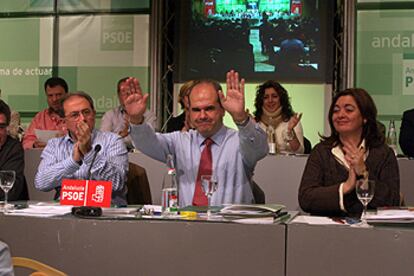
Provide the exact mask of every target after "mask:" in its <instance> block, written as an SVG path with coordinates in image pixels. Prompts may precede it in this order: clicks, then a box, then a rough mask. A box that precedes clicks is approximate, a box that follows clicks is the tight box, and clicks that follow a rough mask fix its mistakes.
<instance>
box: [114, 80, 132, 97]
mask: <svg viewBox="0 0 414 276" xmlns="http://www.w3.org/2000/svg"><path fill="white" fill-rule="evenodd" d="M127 79H129V77H125V78H122V79H120V80H119V81H118V84H117V85H116V89H117V92H118V94H119V92H121V84H122V83H123V82H125V81H126V80H127Z"/></svg>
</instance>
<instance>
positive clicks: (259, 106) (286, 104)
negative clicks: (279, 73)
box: [253, 80, 293, 122]
mask: <svg viewBox="0 0 414 276" xmlns="http://www.w3.org/2000/svg"><path fill="white" fill-rule="evenodd" d="M268 88H273V89H274V90H275V91H276V93H277V94H278V96H279V101H280V106H281V107H282V118H283V120H284V121H288V120H289V119H290V117H292V116H293V109H292V106H291V104H290V100H289V94H288V92H287V90H286V89H285V88H284V87H283V86H282V85H281V84H280V83H278V82H277V81H273V80H268V81H266V82H264V83H263V84H261V85H259V86H258V87H257V91H256V98H255V100H254V107H255V108H256V110H255V111H254V113H253V114H254V117H255V119H256V121H258V122H259V121H260V119H261V118H262V115H263V102H264V96H265V90H266V89H268Z"/></svg>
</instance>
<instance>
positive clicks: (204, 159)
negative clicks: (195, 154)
mask: <svg viewBox="0 0 414 276" xmlns="http://www.w3.org/2000/svg"><path fill="white" fill-rule="evenodd" d="M203 143H204V145H205V147H204V149H203V151H202V152H201V158H200V166H199V167H198V174H197V180H196V186H195V190H194V197H193V205H195V206H207V205H208V199H207V196H206V195H205V194H204V192H203V188H202V187H201V176H202V175H211V173H212V172H213V158H212V157H211V148H210V146H211V145H212V144H213V143H214V142H213V140H211V139H210V138H207V139H206V140H204V142H203Z"/></svg>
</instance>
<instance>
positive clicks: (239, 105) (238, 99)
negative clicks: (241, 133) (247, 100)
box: [219, 70, 248, 123]
mask: <svg viewBox="0 0 414 276" xmlns="http://www.w3.org/2000/svg"><path fill="white" fill-rule="evenodd" d="M226 83H227V92H226V95H224V94H223V91H219V96H220V101H221V105H222V106H223V108H224V109H225V110H226V111H227V112H229V113H230V115H231V116H232V117H233V120H234V121H235V122H236V123H237V122H243V121H244V120H245V119H246V118H247V116H248V114H247V113H246V111H245V109H244V79H241V80H239V73H237V72H235V71H234V70H231V71H230V72H228V73H227V76H226Z"/></svg>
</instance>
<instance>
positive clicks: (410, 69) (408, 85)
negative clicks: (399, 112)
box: [402, 59, 414, 95]
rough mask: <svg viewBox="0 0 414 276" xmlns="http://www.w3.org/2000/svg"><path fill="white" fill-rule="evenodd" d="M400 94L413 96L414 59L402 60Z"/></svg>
mask: <svg viewBox="0 0 414 276" xmlns="http://www.w3.org/2000/svg"><path fill="white" fill-rule="evenodd" d="M402 81H403V83H402V85H403V89H402V94H403V95H414V59H403V71H402Z"/></svg>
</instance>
